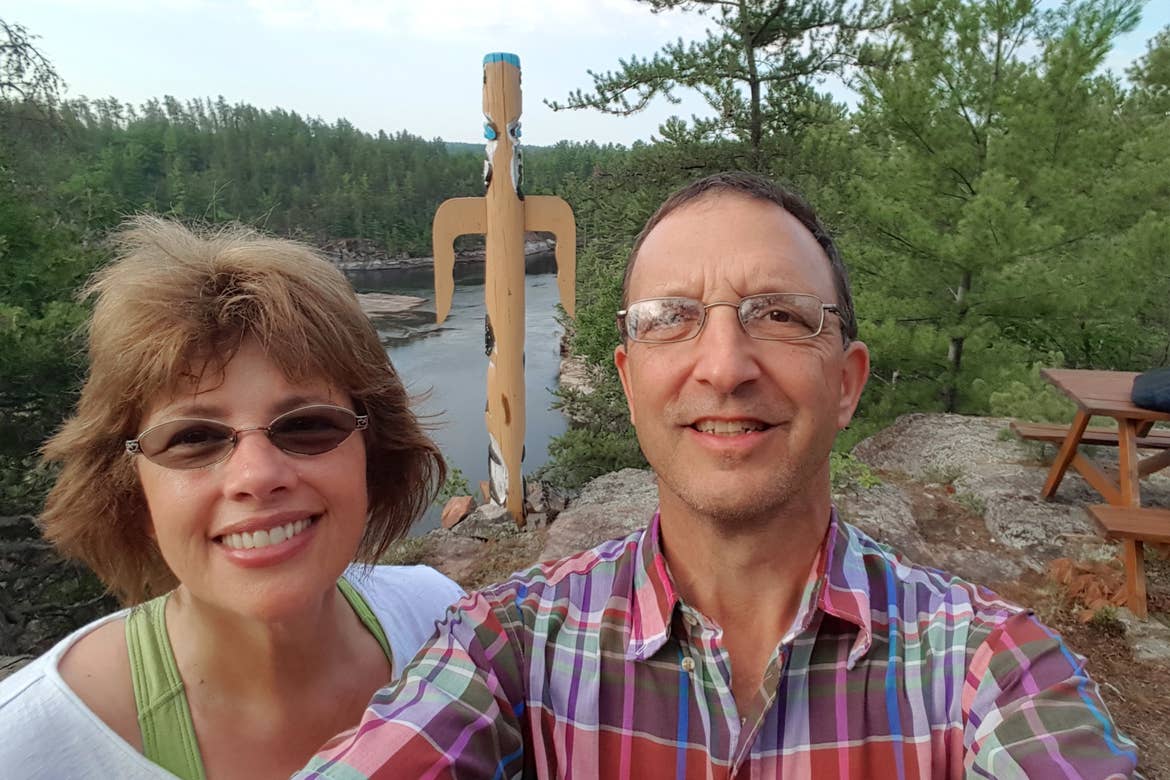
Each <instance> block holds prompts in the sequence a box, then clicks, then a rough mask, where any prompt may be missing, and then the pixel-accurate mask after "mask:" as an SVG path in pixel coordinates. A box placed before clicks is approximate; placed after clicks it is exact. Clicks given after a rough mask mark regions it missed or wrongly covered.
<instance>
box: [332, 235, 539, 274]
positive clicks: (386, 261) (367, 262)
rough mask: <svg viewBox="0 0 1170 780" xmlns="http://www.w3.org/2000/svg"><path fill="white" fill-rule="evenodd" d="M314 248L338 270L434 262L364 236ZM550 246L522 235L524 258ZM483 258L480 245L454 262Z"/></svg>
mask: <svg viewBox="0 0 1170 780" xmlns="http://www.w3.org/2000/svg"><path fill="white" fill-rule="evenodd" d="M318 248H319V249H320V250H321V251H322V252H323V253H324V254H325V256H326V257H327V258H329V259H330V260H331V261H332V262H333V264H334V265H336V266H337V267H338V268H340V269H341V270H342V271H409V270H414V269H419V268H430V267H431V266H433V265H434V264H435V258H434V257H433V256H427V257H411V256H409V255H406V254H393V255H392V254H390V253H389V252H387V251H386V250H385V248H383V246H382V245H381V244H380V243H378V242H377V241H373V240H371V239H368V238H342V239H338V240H336V241H329V242H326V243H324V244H321V245H319V246H318ZM554 249H556V241H554V240H553V239H551V238H543V237H542V236H541V235H540V234H538V233H529V234H527V236H526V237H525V240H524V256H525V257H531V256H533V255H541V254H547V253H549V252H552V251H553V250H554ZM485 259H486V257H485V254H484V250H483V249H482V248H480V249H472V250H466V251H459V252H456V253H455V263H456V264H457V265H458V264H463V263H482V262H484V261H485Z"/></svg>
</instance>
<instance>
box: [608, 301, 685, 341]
mask: <svg viewBox="0 0 1170 780" xmlns="http://www.w3.org/2000/svg"><path fill="white" fill-rule="evenodd" d="M702 320H703V304H702V303H700V302H699V301H696V300H694V299H692V298H654V299H651V300H647V301H638V302H637V303H632V304H630V307H629V309H627V312H626V328H627V329H628V331H629V333H630V337H631V338H633V339H635V340H636V341H683V340H685V339H689V338H690V337H691V336H693V335H695V333H697V332H698V329H699V323H700V322H702Z"/></svg>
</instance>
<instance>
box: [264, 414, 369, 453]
mask: <svg viewBox="0 0 1170 780" xmlns="http://www.w3.org/2000/svg"><path fill="white" fill-rule="evenodd" d="M356 424H357V419H356V418H355V417H354V415H353V414H351V413H349V412H347V411H346V410H344V409H332V408H317V409H312V410H297V411H294V412H289V413H288V414H286V415H283V416H281V417H277V418H276V419H275V420H273V421H272V424H271V425H269V426H268V437H269V438H270V439H272V443H273V444H275V445H276V446H277V447H280V448H281V449H282V450H285V451H286V452H295V453H297V454H298V455H319V454H321V453H322V452H329V450H332V449H335V448H336V447H337V446H338V445H340V444H341V443H342V442H343V441H345V440H346V438H348V437H349V435H350V434H351V433H353V430H354V428H355V427H356Z"/></svg>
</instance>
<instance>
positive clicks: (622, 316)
mask: <svg viewBox="0 0 1170 780" xmlns="http://www.w3.org/2000/svg"><path fill="white" fill-rule="evenodd" d="M769 295H792V296H800V297H802V298H812V299H814V300H816V301H818V302H819V303H820V305H821V321H820V323H819V324H818V325H817V329H816V331H815V332H813V333H810V334H809V335H807V336H798V337H796V338H793V339H777V338H768V337H767V336H755V335H753V334H751V333H749V332H748V329H747V326H746V325H744V322H743V318H742V317H741V316H740V313H739V307H740V306H743V302H744V301H747V300H751V299H752V298H763V297H765V296H769ZM680 299H681V300H689V301H696V302H698V303H699V305H701V306H702V307H703V317H702V319H700V320H699V327H698V328H696V329H695V332H694V333H693V334H692V335H690V336H687V337H686V338H682V339H670V340H669V341H652V340H649V339H637V338H634V337H633V336H631V335H630V332H629V331H628V330H627V329H626V315H627V314H628V313H629V311H630V309H629V307H630V306H633V305H634V304H636V303H647V302H649V301H676V300H680ZM715 306H730V307H732V308H733V309H735V318H736V320H738V321H739V327H740V328H742V329H743V332H744V333H746V334H747V335H748V336H749V337H751V338H753V339H756V340H757V341H808V340H809V339H815V338H816V337H817V336H819V335H821V332H822V331H823V330H824V329H825V312H830V313H831V314H836V315H837V316H838V317H839V318H841V320H842V321H844V319H845V318H844V315H842V314H841V308H840V307H839V306H838V305H837V304H835V303H825V302H824V301H822V300H821V298H820V296H818V295H813V294H812V293H780V292H768V293H756V294H755V295H745V296H744V297H742V298H740V299H739V301H738V302H735V301H712V302H711V303H703V302H702V301H701V300H699V299H698V298H689V297H687V296H685V295H664V296H660V297H657V298H641V299H639V300H636V301H631V302H630V303H629V305H628V306H627V307H626V308H624V309H620V310H619V311H618V312H617V326H618V331H619V332H620V333H621V336H622V338H623V339H629V340H630V341H633V342H636V343H638V344H681V343H682V342H684V341H693V340H694V339H697V338H698V337H699V334H700V333H702V332H703V328H704V327H705V326H706V325H707V310H708V309H711V308H714V307H715Z"/></svg>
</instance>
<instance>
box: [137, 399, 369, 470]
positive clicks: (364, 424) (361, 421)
mask: <svg viewBox="0 0 1170 780" xmlns="http://www.w3.org/2000/svg"><path fill="white" fill-rule="evenodd" d="M304 409H333V410H336V411H342V412H345V413H346V414H349V415H352V416H353V419H354V425H353V430H352V431H350V432H349V433H347V434H346V435H345V439H342V440H341V441H339V442H337V444H336V446H334V447H331V448H330V449H327V450H323V451H321V452H314V453H304V452H294V451H292V450H286V449H284V448H283V447H281V446H280V445H278V444H277V443H276V442H274V441H273V440H272V424H273V423H274V422H276V421H277V420H279V419H281V418H282V417H287V416H288V415H291V414H296V413H297V412H300V411H302V410H304ZM176 422H193V423H199V422H202V423H213V424H215V425H222V426H224V427H230V426H228V425H227V423H225V422H224V421H223V420H211V419H208V418H206V417H178V418H175V419H174V420H166V421H164V422H160V423H158V424H157V425H152V426H150V427H149V428H147V429H146V430H144V431H142V432H140V433H139V434H138V435H137V436H135V437H134V438H133V439H126V441H125V447H126V454H127V455H129V456H134V455H141V456H142V457H144V458H146V459H147V460H149V461H150V462H151V463H154V464H155V465H156V466H162V468H164V469H174V470H175V471H194V470H196V469H205V468H209V467H211V466H214V465H215V464H217V463H223V462H224V461H225V460H227V459H228V458H230V457H231V456H232V453H233V452H235V451H236V447H237V446H238V445H239V441H240V434H241V433H248V432H249V431H264V435H265V436H266V437H267V438H268V442H269V443H270V444H271V445H272V446H274V447H276V448H277V449H278V450H280V451H281V452H284V453H287V454H289V455H305V456H306V457H311V456H313V455H324V454H325V453H326V452H333V450H335V449H337V448H338V447H340V446H341V445H342V444H344V443H345V441H346V439H348V438H349V437H350V436H352V435H353V434H354V433H356V432H357V431H365V430H369V427H370V416H369V415H368V414H358V413H357V412H355V411H354V410H352V409H346V408H345V407H344V406H336V405H334V404H306V405H305V406H298V407H297V408H296V409H289V410H288V411H287V412H282V413H280V414H278V415H276V416H275V417H273V418H272V419H271V420H269V421H268V424H267V425H250V426H248V427H246V428H231V432H232V436H231V439H230V441H231V443H232V446H230V447H228V448H227V450H226V451H225V452H224V454H223V457H221V458H216V459H215V460H213V461H211V462H210V463H204V464H202V465H200V466H192V467H191V468H186V469H185V468H182V467H180V466H164V465H163V464H161V463H158V462H157V461H155V460H153V459H152V458H151V457H150V456H149V455H147V454H146V453H145V452H143V451H142V445H141V444H140V443H139V442H140V440H141V439H142V437H143V436H146V435H147V434H149V433H150V432H151V431H153V430H155V429H157V428H161V427H162V426H164V425H171V424H172V423H176Z"/></svg>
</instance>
